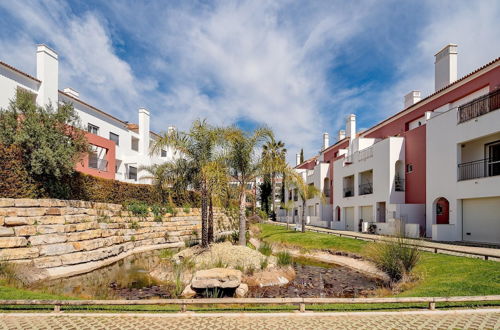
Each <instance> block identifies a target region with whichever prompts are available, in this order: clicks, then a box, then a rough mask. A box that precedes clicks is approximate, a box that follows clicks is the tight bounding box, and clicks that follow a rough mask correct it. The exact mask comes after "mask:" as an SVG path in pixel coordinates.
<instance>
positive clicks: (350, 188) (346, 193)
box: [344, 187, 354, 197]
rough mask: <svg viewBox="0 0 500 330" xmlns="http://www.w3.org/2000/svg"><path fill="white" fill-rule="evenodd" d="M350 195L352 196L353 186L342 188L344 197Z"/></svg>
mask: <svg viewBox="0 0 500 330" xmlns="http://www.w3.org/2000/svg"><path fill="white" fill-rule="evenodd" d="M352 196H354V187H346V188H344V197H352Z"/></svg>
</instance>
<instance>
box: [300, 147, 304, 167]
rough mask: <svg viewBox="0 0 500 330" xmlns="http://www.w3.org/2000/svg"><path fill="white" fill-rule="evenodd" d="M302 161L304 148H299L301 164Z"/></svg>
mask: <svg viewBox="0 0 500 330" xmlns="http://www.w3.org/2000/svg"><path fill="white" fill-rule="evenodd" d="M303 162H304V149H303V148H302V149H300V163H301V164H302V163H303Z"/></svg>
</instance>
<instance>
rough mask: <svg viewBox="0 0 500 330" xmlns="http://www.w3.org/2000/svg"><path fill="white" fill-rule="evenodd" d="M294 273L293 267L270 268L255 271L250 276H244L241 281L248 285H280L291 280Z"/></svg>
mask: <svg viewBox="0 0 500 330" xmlns="http://www.w3.org/2000/svg"><path fill="white" fill-rule="evenodd" d="M295 275H296V274H295V270H294V269H293V267H286V268H272V269H266V270H261V271H258V272H255V273H254V274H253V275H251V276H246V277H245V278H244V280H243V281H244V282H245V283H247V284H248V285H250V286H259V287H267V286H275V285H277V286H282V285H286V284H288V283H289V282H291V281H293V279H294V278H295Z"/></svg>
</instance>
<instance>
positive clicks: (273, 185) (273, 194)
mask: <svg viewBox="0 0 500 330" xmlns="http://www.w3.org/2000/svg"><path fill="white" fill-rule="evenodd" d="M271 203H272V204H271V205H272V206H273V211H272V213H274V217H275V218H274V219H273V220H275V219H276V174H275V173H274V172H273V173H272V174H271Z"/></svg>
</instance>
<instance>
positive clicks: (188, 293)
mask: <svg viewBox="0 0 500 330" xmlns="http://www.w3.org/2000/svg"><path fill="white" fill-rule="evenodd" d="M194 296H196V291H194V290H193V289H192V288H191V285H188V286H186V287H185V288H184V290H182V293H181V297H182V298H186V299H191V298H194Z"/></svg>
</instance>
